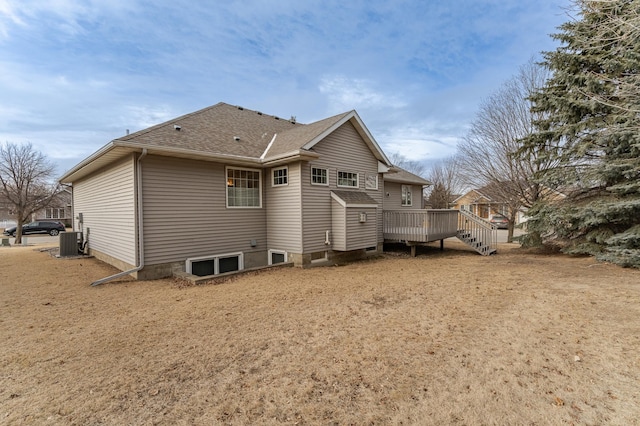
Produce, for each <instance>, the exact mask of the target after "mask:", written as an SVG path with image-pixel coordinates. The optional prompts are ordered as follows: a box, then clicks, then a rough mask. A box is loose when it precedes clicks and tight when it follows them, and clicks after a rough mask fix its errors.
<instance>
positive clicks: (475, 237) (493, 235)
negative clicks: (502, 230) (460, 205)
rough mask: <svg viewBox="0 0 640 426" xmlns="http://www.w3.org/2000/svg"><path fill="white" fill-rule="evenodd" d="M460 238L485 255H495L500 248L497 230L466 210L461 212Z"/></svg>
mask: <svg viewBox="0 0 640 426" xmlns="http://www.w3.org/2000/svg"><path fill="white" fill-rule="evenodd" d="M458 238H460V239H461V240H462V241H464V242H465V243H467V244H469V245H470V246H472V247H474V248H475V249H476V251H478V252H479V253H480V254H484V255H489V254H491V253H495V251H496V250H497V247H498V244H497V243H498V231H497V228H496V227H495V226H494V225H492V224H491V223H489V222H487V221H486V220H484V219H483V218H481V217H480V216H477V215H475V214H473V213H471V212H468V211H465V210H461V211H460V216H459V219H458Z"/></svg>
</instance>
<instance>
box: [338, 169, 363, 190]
mask: <svg viewBox="0 0 640 426" xmlns="http://www.w3.org/2000/svg"><path fill="white" fill-rule="evenodd" d="M340 173H350V174H352V175H356V185H355V186H351V185H340ZM336 186H337V187H338V188H360V173H357V172H348V171H345V170H336Z"/></svg>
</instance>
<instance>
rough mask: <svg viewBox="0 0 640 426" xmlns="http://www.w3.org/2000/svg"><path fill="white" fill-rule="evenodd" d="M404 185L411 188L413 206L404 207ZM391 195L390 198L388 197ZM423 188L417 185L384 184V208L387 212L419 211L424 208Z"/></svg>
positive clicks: (387, 182)
mask: <svg viewBox="0 0 640 426" xmlns="http://www.w3.org/2000/svg"><path fill="white" fill-rule="evenodd" d="M402 185H409V186H411V200H412V201H413V203H412V205H411V206H403V205H402ZM387 194H389V196H387ZM423 198H424V197H423V196H422V186H421V185H416V184H402V183H398V182H389V181H386V182H385V183H384V197H383V208H384V209H385V210H405V209H407V210H418V209H422V208H423V204H422V203H423Z"/></svg>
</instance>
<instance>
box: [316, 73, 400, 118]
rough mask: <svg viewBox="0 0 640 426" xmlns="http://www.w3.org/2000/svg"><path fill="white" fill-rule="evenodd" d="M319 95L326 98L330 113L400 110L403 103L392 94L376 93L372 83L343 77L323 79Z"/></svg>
mask: <svg viewBox="0 0 640 426" xmlns="http://www.w3.org/2000/svg"><path fill="white" fill-rule="evenodd" d="M319 90H320V93H323V94H325V95H326V96H327V97H328V100H329V105H330V108H331V111H332V112H342V111H348V110H351V109H354V108H361V109H369V108H371V109H377V108H402V107H403V106H405V103H404V102H402V101H401V100H400V99H398V98H397V97H396V96H394V95H392V94H386V93H382V92H378V91H376V90H375V89H374V88H373V82H371V81H368V80H366V79H358V78H353V79H350V78H347V77H344V76H332V77H323V78H322V79H321V80H320V86H319Z"/></svg>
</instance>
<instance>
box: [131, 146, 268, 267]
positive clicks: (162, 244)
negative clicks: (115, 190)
mask: <svg viewBox="0 0 640 426" xmlns="http://www.w3.org/2000/svg"><path fill="white" fill-rule="evenodd" d="M262 173H263V176H262V207H261V208H228V207H227V205H226V171H225V165H224V164H220V163H212V162H206V161H196V160H187V159H179V158H170V157H160V156H153V155H150V156H148V157H146V158H145V159H144V160H143V161H142V175H143V177H142V188H143V204H144V240H145V251H144V252H145V265H156V264H174V265H176V266H177V265H181V266H182V267H184V262H185V260H186V259H188V258H193V257H205V256H212V255H219V254H227V253H236V252H242V253H244V256H245V265H244V266H245V268H249V267H255V266H264V265H266V264H267V231H266V230H267V214H266V207H265V205H266V200H265V184H264V179H265V178H264V173H265V171H262ZM252 242H255V247H252ZM145 267H146V266H145Z"/></svg>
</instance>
